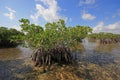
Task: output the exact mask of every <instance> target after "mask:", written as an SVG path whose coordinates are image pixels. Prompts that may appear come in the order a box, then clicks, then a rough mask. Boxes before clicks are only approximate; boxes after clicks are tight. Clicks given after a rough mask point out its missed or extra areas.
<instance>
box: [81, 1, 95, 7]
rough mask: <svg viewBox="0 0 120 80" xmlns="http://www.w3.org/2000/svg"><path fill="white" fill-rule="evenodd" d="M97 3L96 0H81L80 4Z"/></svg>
mask: <svg viewBox="0 0 120 80" xmlns="http://www.w3.org/2000/svg"><path fill="white" fill-rule="evenodd" d="M94 3H95V0H80V3H79V4H80V6H82V5H85V4H86V5H88V4H94Z"/></svg>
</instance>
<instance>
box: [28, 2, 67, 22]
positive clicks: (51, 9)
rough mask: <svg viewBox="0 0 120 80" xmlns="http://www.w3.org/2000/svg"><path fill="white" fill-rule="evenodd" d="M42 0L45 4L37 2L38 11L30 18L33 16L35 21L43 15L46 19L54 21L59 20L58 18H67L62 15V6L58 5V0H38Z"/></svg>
mask: <svg viewBox="0 0 120 80" xmlns="http://www.w3.org/2000/svg"><path fill="white" fill-rule="evenodd" d="M36 1H41V2H42V3H43V4H44V6H43V5H41V4H36V9H37V12H36V13H35V14H34V15H31V16H30V18H32V19H33V20H34V21H37V20H38V18H39V17H42V18H43V19H44V20H45V21H48V22H53V21H57V20H58V19H65V17H62V16H61V15H60V14H59V13H58V11H59V10H60V7H59V6H58V5H57V1H56V0H36Z"/></svg>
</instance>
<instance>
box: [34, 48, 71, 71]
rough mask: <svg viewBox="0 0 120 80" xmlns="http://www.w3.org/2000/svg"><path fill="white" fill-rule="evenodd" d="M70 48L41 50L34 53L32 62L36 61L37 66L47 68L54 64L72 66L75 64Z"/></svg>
mask: <svg viewBox="0 0 120 80" xmlns="http://www.w3.org/2000/svg"><path fill="white" fill-rule="evenodd" d="M70 52H71V51H70V49H69V48H68V47H55V48H52V49H48V50H47V51H45V49H44V48H39V49H36V50H34V51H33V54H32V61H34V63H35V66H39V67H41V66H42V67H43V71H45V67H47V66H49V67H50V66H51V65H52V64H54V63H58V64H60V65H62V64H70V63H72V62H73V59H72V55H71V53H70Z"/></svg>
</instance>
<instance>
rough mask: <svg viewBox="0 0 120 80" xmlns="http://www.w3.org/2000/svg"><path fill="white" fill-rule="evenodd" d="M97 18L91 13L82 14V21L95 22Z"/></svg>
mask: <svg viewBox="0 0 120 80" xmlns="http://www.w3.org/2000/svg"><path fill="white" fill-rule="evenodd" d="M95 18H96V17H95V16H93V15H91V14H90V13H85V12H84V13H83V14H82V19H84V20H94V19H95Z"/></svg>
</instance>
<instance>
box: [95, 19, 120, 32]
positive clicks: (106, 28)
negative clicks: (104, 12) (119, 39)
mask: <svg viewBox="0 0 120 80" xmlns="http://www.w3.org/2000/svg"><path fill="white" fill-rule="evenodd" d="M93 32H95V33H99V32H111V33H117V34H120V21H118V22H115V23H113V24H109V25H105V24H104V22H100V23H98V24H97V25H96V26H95V27H94V28H93Z"/></svg>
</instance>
